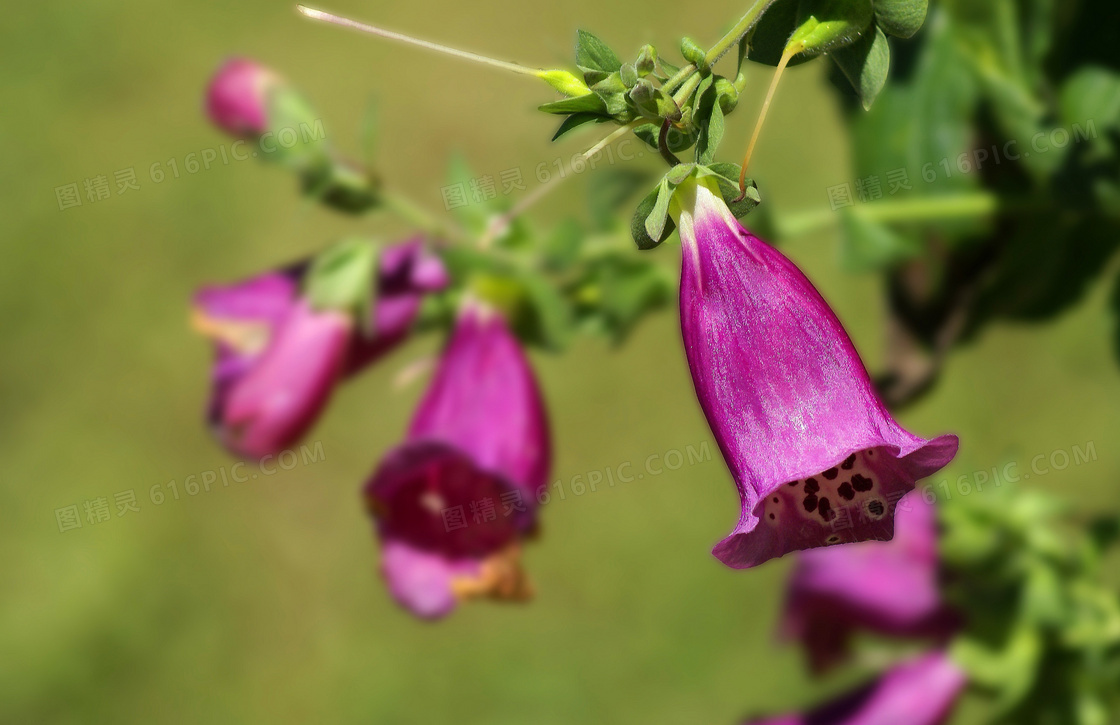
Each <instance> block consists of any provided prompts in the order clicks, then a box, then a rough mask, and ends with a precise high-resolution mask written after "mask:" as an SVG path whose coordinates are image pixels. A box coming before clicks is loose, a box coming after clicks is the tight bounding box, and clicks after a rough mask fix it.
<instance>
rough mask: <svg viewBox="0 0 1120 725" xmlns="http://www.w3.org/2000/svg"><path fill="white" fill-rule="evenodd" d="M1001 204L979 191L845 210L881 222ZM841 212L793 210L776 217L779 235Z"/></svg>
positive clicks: (974, 211)
mask: <svg viewBox="0 0 1120 725" xmlns="http://www.w3.org/2000/svg"><path fill="white" fill-rule="evenodd" d="M1000 206H1001V202H1000V199H999V197H998V196H996V195H995V194H991V193H988V192H983V191H978V192H973V193H968V194H953V195H950V196H929V197H923V198H918V199H900V200H897V201H896V200H890V201H877V202H873V203H870V204H863V205H862V206H854V207H851V208H850V209H848V210H847V213H851V214H856V215H858V216H860V217H861V218H863V219H866V220H868V221H873V222H880V223H883V224H890V223H893V222H925V221H942V220H946V219H971V218H974V217H983V216H988V215H989V214H992V213H993V212H995V211H996V210H997V209H999V208H1000ZM840 219H841V214H840V213H839V212H837V211H832V210H830V209H813V210H810V211H803V212H796V213H794V214H791V215H790V216H788V217H786V218H784V219H781V220H779V222H778V225H777V226H778V232H779V234H780V235H781V236H782V237H796V236H800V235H803V234H809V233H810V232H815V231H818V230H820V229H825V228H828V227H831V226H834V225H836V224H838V223H839V221H840Z"/></svg>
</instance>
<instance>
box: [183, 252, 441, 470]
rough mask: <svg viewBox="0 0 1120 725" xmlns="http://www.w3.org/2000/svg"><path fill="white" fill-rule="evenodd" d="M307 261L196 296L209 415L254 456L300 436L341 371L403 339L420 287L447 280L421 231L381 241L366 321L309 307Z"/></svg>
mask: <svg viewBox="0 0 1120 725" xmlns="http://www.w3.org/2000/svg"><path fill="white" fill-rule="evenodd" d="M307 269H308V264H306V263H301V264H298V265H294V266H292V267H289V268H287V269H284V270H281V271H278V272H270V273H267V274H264V275H261V276H260V277H256V278H253V279H250V280H247V281H245V282H242V283H239V284H235V285H232V286H228V287H207V288H204V289H202V290H201V291H199V293H198V294H197V295H196V296H195V310H194V314H193V323H194V326H195V327H196V328H197V329H198V330H199V331H200V332H202V333H203V334H204V335H206V336H207V337H210V338H211V339H213V340H214V346H215V362H214V368H213V373H212V377H213V390H212V393H211V398H210V406H209V414H208V417H209V420H210V424H211V426H212V427H213V428H214V429H215V431H216V432H217V434H218V437H219V438H220V439H221V440H222V442H223V443H224V444H225V445H226V446H227V447H229V448H230V449H231V450H232V451H234V452H235V453H237V454H239V455H244V456H247V457H251V458H260V457H262V456H265V455H268V454H275V453H277V452H278V451H280V450H283V449H284V448H285V447H286V446H288V445H291V444H292V443H294V442H296V441H298V440H299V438H301V437H302V436H303V434H304V433H306V431H307V430H308V429H310V427H311V426H312V425H314V423H315V421H316V420H317V418H318V416H319V415H320V413H321V412H322V411H323V409H324V408H325V406H326V404H327V402H328V401H329V399H330V395H331V393H332V392H333V390H334V387H335V385H336V384H337V383H338V382H339V381H340V380H341V378H342V377H344V376H346V375H353V374H355V373H357V372H359V371H360V370H361V369H363V368H364V367H366V366H368V365H370V364H372V363H373V362H375V361H376V360H377V359H379V358H380V357H381V356H382V355H384V354H385V353H387V352H389V351H390V350H391V349H392V348H393V347H395V346H396V345H397V344H399V343H400V342H401V341H402V340H403V339H405V337H407V334H408V331H409V329H410V328H411V326H412V323H413V321H414V320H415V317H416V315H417V313H418V311H419V308H420V304H421V299H422V297H423V295H424V294H427V293H429V292H435V291H438V290H439V289H442V288H443V287H444V286H445V285H446V283H447V277H446V273H445V272H444V269H443V266H442V263H441V262H440V261H439V259H438V257H435V256H433V255H431V254H429V253H428V252H426V251H425V249H424V246H423V241H422V239H420V238H415V239H412V240H409V241H407V242H403V243H400V244H396V245H393V246H390V247H387V248H386V249H385V250H383V252H382V254H381V258H380V260H379V267H378V275H377V276H378V280H377V299H376V301H375V304H374V307H373V314H372V317H373V323H374V324H373V329H372V330H371V331H366V330H359V329H358V325H356V324H354V322H353V321H352V319H351V316H350V315H349V314H348V313H343V312H340V311H331V310H323V311H315V310H313V309H312V308H311V306H310V305H309V304H308V302H307V300H306V299H305V298H304V296H303V291H302V287H303V286H304V283H305V277H306V274H307Z"/></svg>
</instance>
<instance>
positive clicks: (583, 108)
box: [537, 93, 607, 115]
mask: <svg viewBox="0 0 1120 725" xmlns="http://www.w3.org/2000/svg"><path fill="white" fill-rule="evenodd" d="M537 110H538V111H544V112H545V113H555V114H558V115H566V114H569V113H594V114H598V115H602V114H604V113H606V112H607V104H606V103H604V102H603V99H602V98H600V97H599V96H598V95H597V94H595V93H588V94H587V95H584V96H576V97H575V98H564V99H561V100H559V101H552V102H551V103H544V104H541V105H540V106H537Z"/></svg>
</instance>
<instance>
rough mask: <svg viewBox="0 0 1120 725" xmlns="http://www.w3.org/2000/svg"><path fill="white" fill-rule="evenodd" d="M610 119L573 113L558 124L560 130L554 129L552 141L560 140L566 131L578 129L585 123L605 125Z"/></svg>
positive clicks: (597, 115) (592, 114)
mask: <svg viewBox="0 0 1120 725" xmlns="http://www.w3.org/2000/svg"><path fill="white" fill-rule="evenodd" d="M609 120H610V119H609V118H607V117H606V116H600V115H599V114H597V113H573V114H572V115H570V116H568V117H567V118H565V119H564V122H563V123H561V124H560V128H558V129H556V133H554V134H552V140H553V141H555V140H556V139H558V138H560V137H561V136H563V135H564V134H566V133H567V132H568V131H571V130H573V129H576V128H579V127H580V126H582V125H584V124H585V123H605V122H607V121H609Z"/></svg>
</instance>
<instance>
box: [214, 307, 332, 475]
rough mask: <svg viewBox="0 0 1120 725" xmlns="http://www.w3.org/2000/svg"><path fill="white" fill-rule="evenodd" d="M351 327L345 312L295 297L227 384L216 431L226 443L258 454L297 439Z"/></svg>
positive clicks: (322, 396)
mask: <svg viewBox="0 0 1120 725" xmlns="http://www.w3.org/2000/svg"><path fill="white" fill-rule="evenodd" d="M352 329H353V323H352V321H351V319H350V317H349V316H348V315H347V314H345V313H343V312H339V311H337V310H322V311H316V310H313V309H312V308H311V306H310V305H309V304H308V303H307V302H306V301H304V300H298V301H297V302H296V303H295V304H294V305H293V306H292V308H291V310H289V311H288V314H287V315H286V316H285V317H284V319H283V320H281V322H280V324H279V326H278V327H277V329H276V331H275V333H274V334H273V337H272V339H271V340H270V341H269V344H268V346H267V347H266V348H265V350H264V352H263V353H261V355H260V358H259V359H257V360H256V361H255V362H254V364H253V365H252V367H251V368H250V369H249V370H247V371H245V372H244V374H243V375H242V376H241V377H240V379H239V380H238V381H237V383H236V384H235V385H233V386H231V387H230V389H229V391H228V394H227V397H226V400H225V405H224V406H223V410H222V426H221V430H220V436H221V438H222V440H223V442H224V443H225V445H226V446H227V447H229V448H230V449H231V450H233V451H236V452H238V453H240V454H241V455H244V456H247V457H250V458H261V457H263V456H266V455H269V454H271V453H276V452H277V451H280V450H283V449H284V448H286V447H288V446H290V445H291V444H293V443H295V442H296V441H298V440H299V439H300V438H301V437H302V436H303V434H304V433H306V432H307V431H308V430H309V429H310V428H311V426H312V425H314V423H315V421H316V420H318V418H319V414H320V413H321V412H322V411H323V409H324V408H325V407H326V404H327V401H328V400H330V396H331V393H332V392H333V391H334V386H335V384H336V382H337V381H338V379H339V377H340V376H341V374H342V366H343V364H344V363H345V360H346V352H347V350H348V349H349V346H350V337H351V332H352Z"/></svg>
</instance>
